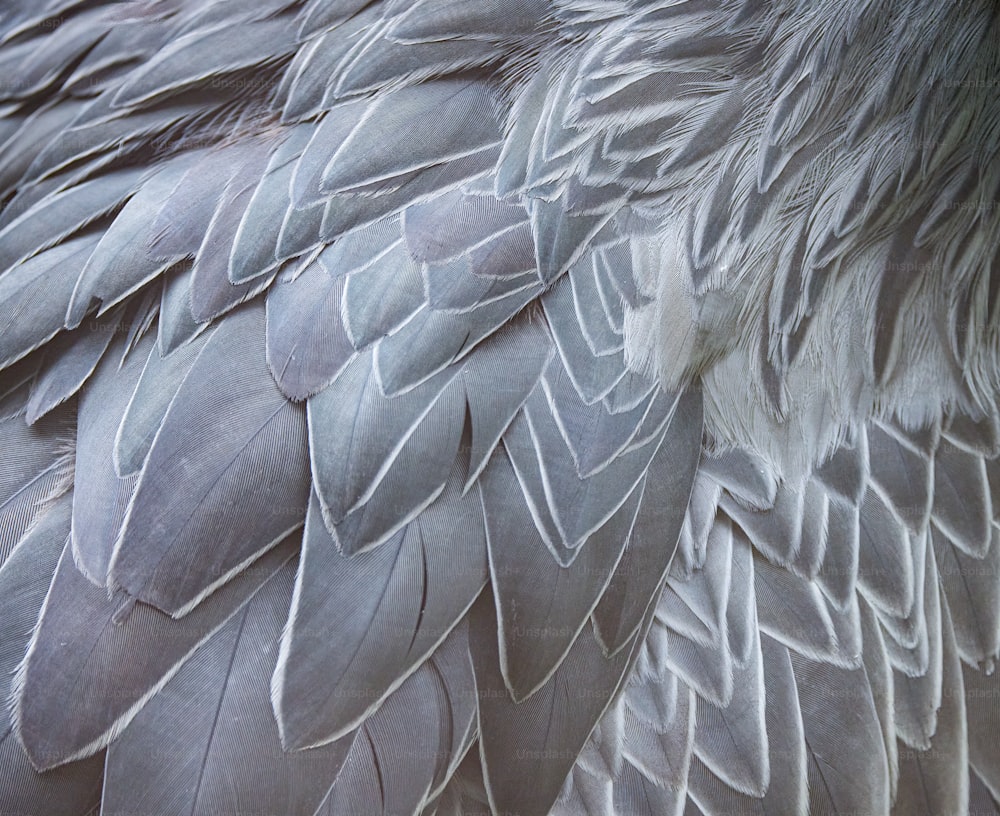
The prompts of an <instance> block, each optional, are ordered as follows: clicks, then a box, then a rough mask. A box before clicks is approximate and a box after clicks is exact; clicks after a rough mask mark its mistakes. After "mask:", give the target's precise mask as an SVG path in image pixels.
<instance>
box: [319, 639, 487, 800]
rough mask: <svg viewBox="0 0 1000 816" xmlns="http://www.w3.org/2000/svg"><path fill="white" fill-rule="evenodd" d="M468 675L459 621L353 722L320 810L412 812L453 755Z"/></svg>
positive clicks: (468, 724)
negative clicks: (362, 719)
mask: <svg viewBox="0 0 1000 816" xmlns="http://www.w3.org/2000/svg"><path fill="white" fill-rule="evenodd" d="M474 684H475V679H474V676H473V673H472V664H471V660H470V659H469V646H468V635H467V627H466V626H465V625H464V624H462V625H460V626H458V627H456V629H455V630H454V631H453V632H452V634H451V635H449V636H448V638H447V639H446V640H445V641H444V643H442V645H441V646H440V647H439V648H438V650H437V652H436V653H435V654H434V656H433V657H432V658H431V659H430V660H428V661H427V662H425V663H424V665H422V666H421V667H420V668H419V669H417V671H415V672H414V673H413V674H412V675H410V677H409V678H407V680H406V682H404V683H403V685H402V686H400V687H399V689H397V690H396V691H395V692H394V693H393V694H392V695H391V696H390V697H389V698H388V699H387V700H386V701H385V704H384V705H383V706H382V707H381V708H380V709H379V710H378V711H377V712H375V713H374V714H373V715H372V716H371V717H370V718H369V719H368V720H367V722H366V723H365V724H364V725H363V726H362V727H361V728H360V729H359V730H358V732H357V735H356V737H355V738H354V742H353V744H352V746H351V753H350V755H349V756H348V758H347V761H346V762H345V763H344V767H343V769H342V770H341V773H340V775H339V776H338V778H337V781H336V783H335V784H334V786H333V788H332V789H331V790H330V794H329V796H328V797H327V799H326V800H325V801H324V802H323V805H322V806H321V807H320V809H319V810H318V811H317V813H318V814H322V816H339V814H343V813H365V814H369V813H370V814H373V816H395V814H407V816H409V815H410V814H412V816H417V814H418V813H420V812H421V811H422V809H423V807H424V805H425V803H426V802H427V800H428V799H429V798H432V797H433V796H435V795H436V794H437V793H438V792H439V791H440V789H441V786H442V784H443V782H444V781H446V780H447V778H448V776H449V774H450V773H451V772H452V771H453V769H454V767H455V766H456V765H457V764H458V762H459V761H460V760H461V758H462V755H463V753H464V751H465V750H467V749H468V741H467V740H466V739H465V738H464V737H465V735H466V734H468V732H469V730H470V729H471V728H472V727H473V715H474V713H475V710H474V706H470V705H469V704H468V701H467V699H466V698H467V697H468V696H469V695H474V694H475V685H474Z"/></svg>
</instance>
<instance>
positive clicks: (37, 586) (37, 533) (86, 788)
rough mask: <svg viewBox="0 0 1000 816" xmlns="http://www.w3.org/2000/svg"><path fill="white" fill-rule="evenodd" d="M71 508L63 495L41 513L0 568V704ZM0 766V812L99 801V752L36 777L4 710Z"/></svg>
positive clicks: (66, 815)
mask: <svg viewBox="0 0 1000 816" xmlns="http://www.w3.org/2000/svg"><path fill="white" fill-rule="evenodd" d="M71 504H72V496H71V495H69V494H67V495H65V496H63V497H62V498H60V499H59V500H58V501H57V502H56V503H55V504H52V505H50V506H49V507H48V508H47V509H46V510H44V511H43V515H42V517H41V518H40V519H39V521H38V522H37V523H36V524H35V525H34V526H33V527H32V529H31V531H30V532H29V533H28V535H26V536H25V537H24V538H23V539H22V540H21V542H20V543H19V545H18V547H17V548H16V549H15V550H14V552H13V553H12V554H11V556H10V558H9V559H7V561H5V562H4V564H3V568H2V569H0V599H2V601H0V605H2V606H0V608H2V620H3V624H2V628H0V698H2V699H4V700H7V699H9V697H10V691H11V685H12V683H13V679H14V675H15V670H16V668H17V665H18V663H20V661H21V659H22V658H23V656H24V651H25V649H26V648H27V645H28V641H29V640H30V638H31V630H32V627H33V626H34V623H35V619H36V618H37V617H38V613H39V611H40V610H41V608H42V604H43V603H44V601H45V593H46V590H47V589H48V587H49V582H50V581H51V580H52V574H53V572H55V569H56V564H57V563H58V561H59V555H60V553H62V551H63V548H64V545H65V542H66V538H67V536H68V534H69V522H70V507H71ZM0 763H2V765H3V768H4V785H3V787H2V789H0V808H2V809H3V810H4V812H10V813H21V812H23V813H30V812H33V811H34V810H35V809H36V808H37V807H38V803H39V802H44V803H45V807H46V812H47V813H51V814H53V816H78V815H82V814H83V813H85V812H87V811H88V810H89V809H90V808H91V807H92V806H93V805H94V804H95V803H96V802H97V801H98V800H99V797H100V784H101V782H100V780H101V770H102V768H103V765H104V755H103V753H98V754H96V755H95V756H92V757H89V758H88V759H85V760H82V761H80V762H74V763H71V764H69V765H64V766H62V767H60V768H57V769H56V770H54V771H50V772H48V773H45V774H39V773H38V772H37V771H36V770H35V768H34V767H32V765H31V763H30V762H29V760H28V756H27V754H26V753H25V752H24V749H23V748H22V746H21V744H20V742H19V741H18V739H17V735H16V733H15V732H14V730H13V728H12V725H11V721H10V717H9V715H8V714H7V712H6V711H5V712H4V715H3V718H2V721H0Z"/></svg>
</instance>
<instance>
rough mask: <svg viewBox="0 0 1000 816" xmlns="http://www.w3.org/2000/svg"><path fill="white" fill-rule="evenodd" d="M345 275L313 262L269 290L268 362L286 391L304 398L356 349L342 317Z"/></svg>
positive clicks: (328, 379)
mask: <svg viewBox="0 0 1000 816" xmlns="http://www.w3.org/2000/svg"><path fill="white" fill-rule="evenodd" d="M343 294H344V279H343V278H341V277H334V276H331V275H330V274H329V273H328V272H327V271H326V268H325V267H324V265H323V264H322V263H320V262H316V261H314V262H313V263H311V264H309V265H308V266H306V268H305V269H304V270H303V271H302V272H301V274H299V275H298V277H296V278H295V279H294V280H293V281H288V282H285V281H282V280H280V279H279V281H278V283H276V284H275V285H273V286H272V287H271V288H270V290H269V291H268V294H267V364H268V367H269V368H270V369H271V373H272V374H273V375H274V379H275V382H277V383H278V387H279V388H280V389H281V391H282V393H283V394H284V395H285V396H286V397H288V398H289V399H293V400H303V399H306V398H307V397H311V396H313V395H314V394H317V393H319V392H320V391H322V390H323V389H324V388H326V386H328V385H329V384H330V383H331V382H332V381H333V379H334V378H335V377H336V376H337V375H338V374H339V373H340V371H342V370H343V366H344V365H346V364H347V362H348V361H349V360H350V358H351V356H352V355H353V354H354V347H353V345H352V344H351V339H350V337H349V336H348V335H347V332H346V330H345V328H344V324H343V320H342V318H341V302H342V300H343Z"/></svg>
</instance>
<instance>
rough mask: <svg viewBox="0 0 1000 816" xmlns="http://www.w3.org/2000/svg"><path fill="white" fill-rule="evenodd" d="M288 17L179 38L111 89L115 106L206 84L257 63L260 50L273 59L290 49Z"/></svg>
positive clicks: (133, 103) (260, 57)
mask: <svg viewBox="0 0 1000 816" xmlns="http://www.w3.org/2000/svg"><path fill="white" fill-rule="evenodd" d="M292 22H293V20H292V19H291V18H289V17H284V18H276V19H272V20H264V21H258V22H250V23H245V24H243V25H240V26H236V27H234V26H231V25H226V26H218V27H214V28H206V29H204V30H201V31H193V32H190V33H188V34H186V35H183V36H181V37H178V38H177V39H175V40H173V41H172V42H171V43H170V44H169V45H167V46H166V47H165V48H163V49H162V50H161V51H160V52H159V53H157V55H156V56H155V57H153V58H152V59H151V60H150V61H149V62H147V63H146V64H145V65H143V66H142V67H141V68H140V69H139V70H137V71H136V72H135V73H133V74H132V75H131V76H130V78H129V79H128V81H126V82H125V83H124V84H123V85H122V86H121V87H120V89H119V90H118V92H117V93H116V94H115V97H114V105H115V106H116V107H128V106H134V105H137V104H141V103H144V102H148V101H149V100H151V99H153V98H158V97H162V96H165V95H167V94H170V93H176V92H177V91H178V90H181V89H183V88H186V87H189V86H191V85H196V84H199V83H207V82H208V81H209V79H210V78H211V77H217V76H218V75H220V74H222V75H224V74H225V73H228V72H232V71H235V70H237V69H240V68H247V67H250V66H253V65H259V64H260V63H261V62H264V61H265V59H262V55H268V58H269V59H278V58H280V57H281V56H283V55H284V54H286V53H288V52H289V51H291V50H292V48H294V45H295V41H294V31H293V27H292ZM234 34H235V36H234Z"/></svg>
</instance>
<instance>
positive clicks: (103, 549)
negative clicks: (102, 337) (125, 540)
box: [72, 335, 153, 586]
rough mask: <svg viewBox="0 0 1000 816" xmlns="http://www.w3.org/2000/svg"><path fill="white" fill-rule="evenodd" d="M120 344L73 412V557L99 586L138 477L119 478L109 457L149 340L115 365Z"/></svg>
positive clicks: (148, 337) (148, 345) (98, 370)
mask: <svg viewBox="0 0 1000 816" xmlns="http://www.w3.org/2000/svg"><path fill="white" fill-rule="evenodd" d="M123 345H124V343H123V341H122V340H121V339H120V340H119V341H118V342H117V343H116V344H115V348H114V350H113V351H112V352H111V353H109V354H108V355H107V356H106V357H105V359H104V360H103V361H102V362H101V364H100V366H98V368H97V371H96V372H95V373H94V376H93V378H92V379H91V381H90V383H89V384H88V386H87V388H86V390H85V391H84V393H83V395H82V396H81V398H80V407H79V412H78V415H77V434H76V463H75V464H76V472H75V486H74V494H75V501H74V502H73V534H72V551H73V560H74V562H75V564H76V566H77V568H78V569H79V570H80V571H81V572H82V573H83V574H84V575H86V576H87V577H88V578H89V579H90V580H91V581H93V582H95V583H96V584H99V585H101V586H103V585H104V584H105V583H106V581H107V572H108V565H109V564H110V563H111V554H112V552H113V551H114V546H115V542H116V541H117V540H118V533H119V531H120V529H121V524H122V522H123V521H124V519H125V511H126V509H127V508H128V502H129V499H130V498H131V496H132V492H133V490H134V489H135V485H136V481H137V479H136V477H131V478H125V479H123V478H119V474H118V472H117V471H116V469H115V465H114V455H113V454H114V445H115V435H116V434H117V432H118V426H119V423H120V422H121V420H122V416H123V415H124V414H125V412H126V408H127V405H128V402H129V397H130V396H131V391H132V389H133V388H135V386H136V383H137V381H138V380H139V377H140V374H141V373H142V370H143V367H144V361H145V359H146V358H147V357H148V355H149V353H150V352H151V350H152V347H153V338H152V336H151V335H147V337H146V338H144V339H143V340H142V341H141V342H140V345H139V346H138V347H137V348H136V349H135V350H134V352H133V353H132V354H130V355H129V356H128V357H127V358H126V360H125V363H124V365H123V366H121V367H119V365H118V359H117V358H119V357H120V353H121V351H122V350H123ZM115 352H118V353H117V354H116V353H115Z"/></svg>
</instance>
